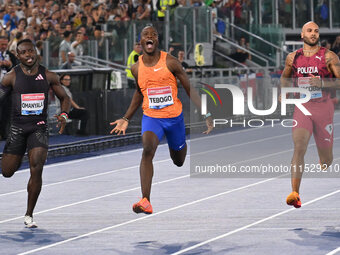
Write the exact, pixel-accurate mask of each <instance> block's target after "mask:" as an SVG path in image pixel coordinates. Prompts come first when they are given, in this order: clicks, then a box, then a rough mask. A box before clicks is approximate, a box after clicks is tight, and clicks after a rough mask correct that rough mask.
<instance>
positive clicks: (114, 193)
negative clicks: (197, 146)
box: [0, 174, 190, 224]
mask: <svg viewBox="0 0 340 255" xmlns="http://www.w3.org/2000/svg"><path fill="white" fill-rule="evenodd" d="M189 176H190V175H189V174H187V175H182V176H179V177H175V178H172V179H168V180H164V181H159V182H155V183H154V184H152V186H153V185H159V184H163V183H167V182H172V181H177V180H180V179H184V178H186V177H189ZM138 189H140V186H138V187H134V188H131V189H126V190H121V191H117V192H113V193H110V194H106V195H103V196H99V197H94V198H90V199H86V200H82V201H78V202H75V203H71V204H65V205H61V206H58V207H54V208H50V209H46V210H43V211H40V212H36V213H34V215H38V214H42V213H47V212H51V211H54V210H58V209H63V208H67V207H71V206H74V205H80V204H84V203H88V202H91V201H95V200H98V199H102V198H106V197H110V196H115V195H120V194H123V193H127V192H130V191H134V190H138ZM18 219H23V216H18V217H15V218H10V219H7V220H2V221H0V224H1V223H6V222H10V221H14V220H18Z"/></svg>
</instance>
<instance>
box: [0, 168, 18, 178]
mask: <svg viewBox="0 0 340 255" xmlns="http://www.w3.org/2000/svg"><path fill="white" fill-rule="evenodd" d="M1 173H2V176H3V177H5V178H10V177H12V176H13V175H14V173H15V171H6V170H4V169H2V171H1Z"/></svg>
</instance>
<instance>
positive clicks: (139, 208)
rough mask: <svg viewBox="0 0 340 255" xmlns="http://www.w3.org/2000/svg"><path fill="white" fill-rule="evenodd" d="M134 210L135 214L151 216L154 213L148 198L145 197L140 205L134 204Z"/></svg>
mask: <svg viewBox="0 0 340 255" xmlns="http://www.w3.org/2000/svg"><path fill="white" fill-rule="evenodd" d="M132 210H133V211H134V212H135V213H145V214H151V213H152V206H151V204H150V202H149V200H148V199H147V198H146V197H144V198H143V199H141V200H140V201H139V202H138V203H135V204H133V206H132Z"/></svg>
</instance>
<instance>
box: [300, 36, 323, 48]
mask: <svg viewBox="0 0 340 255" xmlns="http://www.w3.org/2000/svg"><path fill="white" fill-rule="evenodd" d="M319 41H320V37H319V38H318V39H317V40H316V41H315V43H312V42H310V41H309V40H308V39H306V38H303V42H304V43H305V44H308V45H309V46H312V47H313V46H315V45H317V44H318V43H319Z"/></svg>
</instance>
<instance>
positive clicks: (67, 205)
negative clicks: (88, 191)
mask: <svg viewBox="0 0 340 255" xmlns="http://www.w3.org/2000/svg"><path fill="white" fill-rule="evenodd" d="M285 152H286V151H281V152H278V153H272V154H267V155H265V156H261V157H255V158H251V159H247V160H243V161H237V162H235V163H232V164H231V165H238V164H243V163H246V162H249V161H253V160H258V159H261V158H266V157H271V156H273V155H276V154H281V153H285ZM339 159H340V157H339ZM284 175H288V174H284ZM284 175H281V176H284ZM185 177H190V175H184V176H181V177H177V178H185ZM170 180H176V178H175V179H170ZM166 182H168V181H167V180H165V181H161V182H159V184H161V183H166ZM136 189H140V186H139V187H135V188H132V189H128V190H122V191H119V192H115V193H110V194H107V195H103V196H100V197H94V198H91V199H87V200H83V201H78V202H75V203H71V204H66V205H62V206H58V207H54V208H50V209H46V210H44V211H40V212H36V213H34V214H35V215H36V214H41V213H44V212H51V211H54V210H57V209H60V208H66V207H70V206H73V205H78V204H82V203H86V202H90V201H94V200H98V199H100V198H104V197H108V196H113V195H116V194H122V193H125V192H129V191H131V190H136ZM21 218H22V216H17V217H14V218H10V219H7V220H2V221H0V224H1V223H6V222H9V221H13V220H17V219H21Z"/></svg>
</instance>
